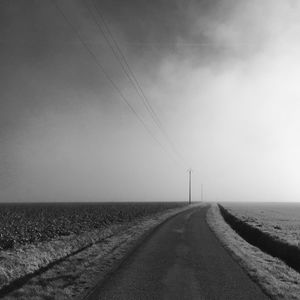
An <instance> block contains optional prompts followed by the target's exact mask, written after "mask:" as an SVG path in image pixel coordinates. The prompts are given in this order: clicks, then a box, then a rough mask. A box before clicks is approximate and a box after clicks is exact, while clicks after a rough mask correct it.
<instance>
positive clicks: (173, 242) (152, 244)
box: [88, 208, 269, 300]
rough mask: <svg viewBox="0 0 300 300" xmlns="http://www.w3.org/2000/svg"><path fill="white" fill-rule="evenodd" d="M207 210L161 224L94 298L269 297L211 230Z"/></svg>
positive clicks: (92, 298)
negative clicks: (207, 221) (207, 219)
mask: <svg viewBox="0 0 300 300" xmlns="http://www.w3.org/2000/svg"><path fill="white" fill-rule="evenodd" d="M206 210H207V208H195V209H192V210H188V211H186V212H183V213H181V214H179V215H177V216H175V217H173V218H171V219H170V220H169V221H167V222H166V223H165V224H163V225H162V226H160V227H159V228H158V230H156V231H155V232H154V233H153V234H152V235H151V236H150V237H149V238H148V239H147V240H146V242H144V244H143V245H142V246H140V247H139V248H138V249H137V250H136V251H135V252H134V253H133V255H132V256H131V257H130V258H129V259H128V260H127V261H126V262H125V263H124V264H123V265H122V266H121V268H120V269H119V270H118V271H117V272H116V273H115V274H113V275H112V276H111V277H110V278H109V279H108V280H106V281H105V283H104V284H103V285H102V286H99V287H97V288H96V289H95V290H94V291H93V292H92V294H90V296H89V297H88V299H89V300H95V299H130V300H131V299H189V300H191V299H228V300H234V299H251V300H253V299H255V300H260V299H262V300H263V299H269V298H268V297H267V296H266V295H265V294H264V293H263V292H262V291H261V290H260V288H259V287H258V286H257V285H256V284H255V283H254V282H253V281H251V279H250V278H249V277H248V276H247V275H246V274H245V272H244V271H243V270H242V269H241V267H240V266H239V265H238V264H237V263H236V262H235V261H234V260H233V259H232V258H231V256H230V255H229V254H228V253H227V252H226V250H225V249H224V248H223V247H222V246H221V244H220V243H219V241H218V240H217V239H216V237H215V236H214V234H213V233H212V232H211V231H210V229H209V227H208V225H207V224H206V220H205V215H206Z"/></svg>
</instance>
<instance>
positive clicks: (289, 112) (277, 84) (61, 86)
mask: <svg viewBox="0 0 300 300" xmlns="http://www.w3.org/2000/svg"><path fill="white" fill-rule="evenodd" d="M56 5H58V6H59V8H60V9H61V11H62V12H63V13H64V14H65V17H66V19H67V20H68V22H67V21H66V19H65V18H64V17H63V15H62V14H61V12H60V11H59V10H58V9H57V7H56ZM97 10H98V11H100V12H101V13H102V15H103V16H104V19H105V20H106V21H107V24H108V25H109V28H110V30H111V32H112V33H113V36H114V37H115V39H116V40H117V42H118V44H119V45H120V48H121V49H122V51H123V53H124V55H125V56H126V58H127V61H128V62H129V64H130V67H131V69H132V70H133V71H134V73H135V75H136V78H137V79H138V81H139V83H140V85H141V86H142V88H143V91H144V93H145V95H146V96H147V99H149V102H150V103H151V106H152V107H153V109H154V110H155V112H156V113H157V115H158V116H159V120H160V121H161V124H162V126H163V128H164V130H165V132H166V133H167V135H168V136H169V138H170V140H171V142H172V143H173V145H174V147H175V148H176V151H177V152H179V153H180V156H182V158H183V159H182V161H181V159H180V158H178V157H177V154H175V153H174V151H173V150H174V149H173V148H172V146H171V145H170V143H169V142H168V141H167V140H166V138H165V136H164V135H163V134H162V133H161V132H160V130H159V129H158V127H157V126H156V125H155V124H154V122H153V120H152V119H151V117H150V115H149V113H148V112H147V110H146V109H145V107H144V106H143V104H142V102H141V98H140V97H139V96H138V95H137V93H136V91H135V90H134V89H133V87H132V85H131V83H130V82H129V80H128V78H126V76H125V75H124V73H123V72H122V69H121V67H120V64H119V62H118V61H117V60H116V58H115V57H114V55H113V53H112V51H111V49H110V48H109V46H108V44H107V43H106V41H105V39H104V38H103V35H102V33H101V31H100V30H99V27H98V26H97V24H96V22H95V20H98V21H100V23H101V19H100V16H99V14H98V13H97ZM70 24H71V25H72V27H71V26H70ZM102 25H103V24H102ZM74 29H76V31H77V32H78V34H79V36H80V37H81V38H82V39H83V40H84V42H85V43H86V44H87V45H88V47H89V49H91V50H92V53H93V55H95V57H97V59H98V60H99V62H100V63H101V65H103V68H104V69H105V72H106V73H107V74H109V76H110V77H111V78H112V80H113V82H114V83H115V84H116V85H117V86H118V88H119V89H120V90H121V91H122V93H123V94H124V95H125V97H126V99H128V101H129V103H130V105H131V106H132V107H133V108H134V110H135V111H136V112H137V113H138V115H139V116H140V117H141V118H142V119H143V121H144V123H145V124H146V126H147V128H148V130H150V131H151V134H152V136H154V137H155V139H156V140H154V139H153V137H152V136H150V135H149V133H148V132H147V131H146V130H145V128H144V127H143V126H142V124H141V123H140V121H139V120H138V119H137V117H136V115H134V114H133V113H132V111H131V110H130V108H129V107H128V106H127V105H126V103H125V102H124V101H123V100H122V99H121V98H120V95H119V94H118V92H116V90H115V89H114V87H112V85H111V84H110V82H109V81H108V80H107V78H106V77H105V75H104V74H103V72H102V71H101V70H100V68H99V67H98V66H97V64H96V63H95V60H93V58H92V57H91V55H90V54H89V53H88V51H87V49H86V48H85V47H84V46H83V45H82V43H81V42H80V40H79V39H78V36H77V34H76V33H75V32H74ZM299 36H300V3H299V2H298V1H296V0H289V1H287V0H278V1H272V0H265V1H259V0H253V1H246V0H243V1H233V0H223V1H221V0H210V1H208V0H190V1H180V0H175V1H174V0H158V1H146V0H143V1H141V0H128V1H121V0H76V1H75V0H74V1H71V0H59V1H58V0H53V1H52V0H45V1H38V0H16V1H9V0H3V1H1V2H0V65H1V67H0V145H1V148H0V201H1V202H7V201H10V202H12V201H41V202H42V201H180V200H181V201H183V200H187V191H188V173H187V169H188V168H192V169H193V200H200V199H201V184H203V186H204V200H209V201H215V200H218V201H287V202H291V201H300V185H299V182H300V175H299V172H300V171H299V170H300V156H299V153H300V136H299V132H300V118H299V115H300V85H299V82H298V80H299V78H300V68H299V63H300V40H299ZM157 141H158V142H159V143H157Z"/></svg>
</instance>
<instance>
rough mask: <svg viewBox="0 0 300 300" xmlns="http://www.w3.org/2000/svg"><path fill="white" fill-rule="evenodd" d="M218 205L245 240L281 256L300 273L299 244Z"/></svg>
mask: <svg viewBox="0 0 300 300" xmlns="http://www.w3.org/2000/svg"><path fill="white" fill-rule="evenodd" d="M218 206H219V209H220V212H221V215H222V216H223V218H224V220H225V221H226V223H227V224H228V225H230V227H231V228H232V229H233V230H234V231H235V232H237V233H238V234H239V235H240V236H241V237H242V238H243V239H244V240H246V241H247V242H248V243H249V244H251V245H253V246H255V247H257V248H259V249H260V250H262V251H263V252H265V253H267V254H269V255H271V256H273V257H277V258H279V259H280V260H282V261H284V262H285V263H286V264H287V265H288V266H289V267H291V268H293V269H294V270H295V271H297V272H298V273H300V249H299V248H298V247H297V246H295V245H290V244H288V243H286V242H284V241H282V240H279V239H276V237H274V236H271V235H270V234H268V233H266V232H263V231H261V230H259V229H257V228H254V227H253V226H251V225H249V224H247V223H245V222H243V221H241V220H240V219H239V218H237V217H236V216H234V215H233V214H231V213H230V212H229V211H228V210H227V209H226V208H224V207H223V206H222V205H220V204H218Z"/></svg>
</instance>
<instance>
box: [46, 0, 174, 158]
mask: <svg viewBox="0 0 300 300" xmlns="http://www.w3.org/2000/svg"><path fill="white" fill-rule="evenodd" d="M51 1H52V3H53V4H54V6H55V8H56V9H57V10H58V11H59V12H60V14H61V15H62V17H63V18H64V20H65V21H66V23H67V24H68V25H69V26H70V27H71V29H72V31H74V33H75V35H76V37H77V38H78V39H79V41H80V42H81V44H82V45H83V47H84V48H85V50H86V51H87V52H88V54H89V55H90V56H91V58H92V59H93V60H94V61H95V62H96V64H97V66H98V67H99V68H100V70H101V71H102V73H103V74H104V75H105V77H106V79H107V80H108V81H109V82H110V84H111V85H112V87H113V88H114V89H115V90H116V91H117V93H118V94H119V96H120V97H121V99H122V100H123V101H124V102H125V103H126V105H127V106H128V107H129V108H130V111H131V112H132V113H133V114H134V115H135V116H136V117H137V119H138V120H139V122H140V123H141V124H142V125H143V127H144V128H145V129H146V131H147V132H148V134H149V135H150V136H151V137H152V138H153V139H154V140H155V141H156V143H157V144H158V145H159V146H160V147H161V148H162V149H163V151H165V153H166V154H167V155H168V156H169V152H168V151H167V150H166V149H165V147H164V146H163V145H162V144H161V142H160V141H159V140H158V139H157V138H156V137H155V136H154V134H153V133H152V132H151V130H150V129H149V128H148V127H147V125H146V123H145V121H144V120H143V119H142V117H141V116H140V115H139V114H138V112H137V111H136V110H135V109H134V107H133V106H132V105H131V104H130V103H129V101H128V100H127V99H126V97H125V95H124V94H123V93H122V91H121V90H120V88H119V87H118V86H117V84H116V83H115V82H114V80H113V79H112V78H111V76H110V75H109V74H108V73H107V72H106V71H105V69H104V67H103V66H102V64H101V63H100V61H99V60H98V58H97V56H96V55H95V54H94V53H93V51H92V50H91V49H90V47H89V45H88V44H87V43H86V42H85V41H84V40H83V39H82V37H81V35H80V34H79V32H78V30H77V29H76V28H75V26H74V25H73V24H72V22H71V21H70V20H69V18H68V17H67V16H66V14H65V13H64V11H63V10H62V9H61V8H60V6H59V5H58V4H57V2H56V1H55V0H51ZM175 161H176V162H177V163H178V161H177V160H175Z"/></svg>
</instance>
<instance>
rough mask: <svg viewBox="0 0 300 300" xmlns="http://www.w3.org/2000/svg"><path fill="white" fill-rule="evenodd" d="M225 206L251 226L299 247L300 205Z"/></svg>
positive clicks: (249, 204)
mask: <svg viewBox="0 0 300 300" xmlns="http://www.w3.org/2000/svg"><path fill="white" fill-rule="evenodd" d="M223 206H224V207H225V208H226V209H227V210H228V211H229V212H230V213H232V214H233V215H235V216H236V217H238V218H239V219H240V220H242V221H244V222H246V223H248V224H250V225H251V226H253V227H256V228H258V229H260V230H261V231H263V232H267V233H269V234H270V235H272V236H274V237H277V238H279V239H280V240H282V241H286V242H288V243H289V244H292V245H296V246H299V241H300V204H298V203H226V204H223Z"/></svg>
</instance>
